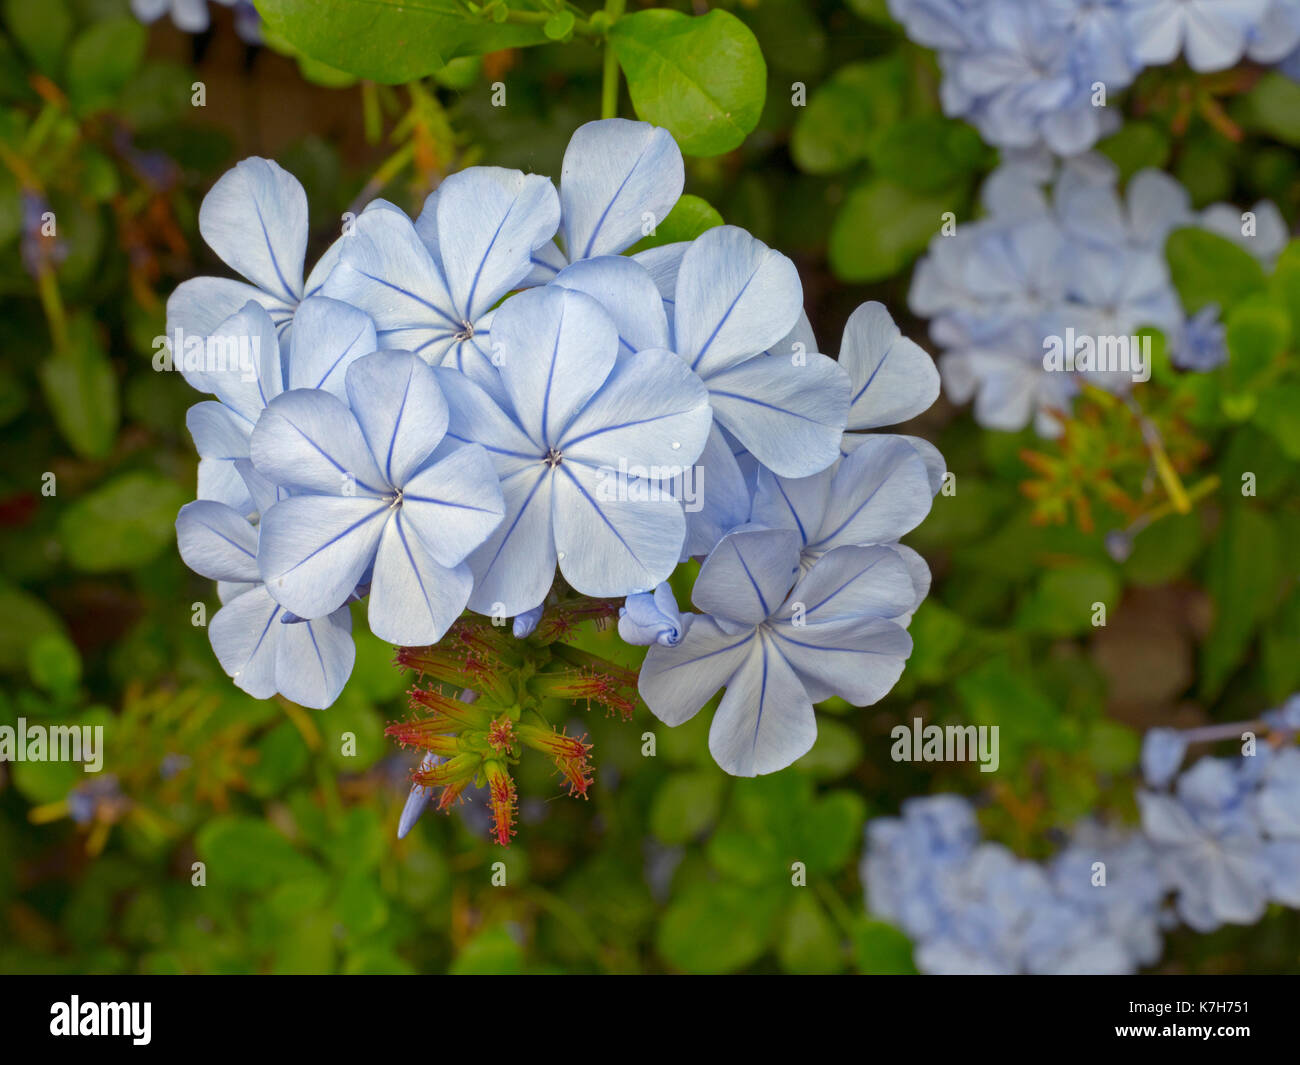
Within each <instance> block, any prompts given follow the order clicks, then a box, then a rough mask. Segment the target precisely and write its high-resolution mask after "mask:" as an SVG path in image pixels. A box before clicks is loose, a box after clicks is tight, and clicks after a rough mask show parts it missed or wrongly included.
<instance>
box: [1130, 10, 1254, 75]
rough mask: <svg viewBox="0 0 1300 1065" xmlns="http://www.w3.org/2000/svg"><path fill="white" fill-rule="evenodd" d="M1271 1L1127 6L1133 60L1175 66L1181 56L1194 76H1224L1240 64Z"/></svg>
mask: <svg viewBox="0 0 1300 1065" xmlns="http://www.w3.org/2000/svg"><path fill="white" fill-rule="evenodd" d="M1270 2H1271V0H1127V3H1126V5H1125V6H1126V8H1127V19H1128V32H1129V34H1130V37H1131V40H1132V44H1131V48H1132V52H1133V56H1134V58H1135V59H1137V60H1138V61H1139V62H1141V63H1143V64H1144V65H1147V66H1155V65H1163V64H1165V63H1172V62H1173V61H1174V59H1176V58H1177V56H1178V54H1179V53H1180V52H1181V53H1183V54H1184V55H1185V56H1186V57H1187V62H1188V65H1189V66H1191V68H1192V69H1193V70H1196V71H1200V72H1206V71H1212V70H1225V69H1227V68H1228V67H1230V66H1233V65H1234V64H1236V63H1237V62H1239V61H1240V60H1241V57H1242V56H1243V55H1244V54H1245V51H1246V46H1247V43H1248V42H1249V41H1250V40H1251V37H1252V34H1253V32H1254V31H1255V28H1256V27H1258V26H1260V25H1261V24H1262V21H1263V19H1264V16H1265V14H1266V13H1267V11H1268V8H1269V6H1270Z"/></svg>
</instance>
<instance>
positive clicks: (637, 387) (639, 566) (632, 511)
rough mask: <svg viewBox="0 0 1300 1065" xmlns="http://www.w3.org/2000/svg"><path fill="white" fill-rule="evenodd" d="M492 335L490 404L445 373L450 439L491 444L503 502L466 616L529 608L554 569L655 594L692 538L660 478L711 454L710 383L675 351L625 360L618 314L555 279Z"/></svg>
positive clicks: (510, 305)
mask: <svg viewBox="0 0 1300 1065" xmlns="http://www.w3.org/2000/svg"><path fill="white" fill-rule="evenodd" d="M592 262H598V260H592ZM577 265H579V266H585V265H586V264H585V263H580V264H577ZM629 265H633V266H634V265H635V264H629ZM571 269H572V268H571ZM492 332H493V337H494V344H495V345H496V347H497V350H498V352H499V355H500V359H499V362H500V385H499V388H498V389H497V390H496V393H497V394H496V395H495V396H493V395H489V393H488V392H487V391H485V390H484V389H483V388H481V387H479V386H478V385H477V384H475V383H474V382H473V381H471V380H470V379H469V377H467V376H465V375H463V374H460V373H458V372H456V371H454V370H451V369H449V368H444V369H443V370H440V371H439V372H438V380H439V381H440V382H441V384H442V386H443V388H444V389H445V390H446V392H447V396H448V399H449V401H450V404H451V423H450V428H449V430H448V436H449V437H450V438H451V439H453V440H458V441H464V442H476V443H479V444H482V445H483V446H484V447H485V448H486V449H487V451H488V453H489V454H490V455H491V457H492V461H493V462H494V463H495V465H496V471H497V474H498V475H499V476H500V479H501V489H502V491H503V493H504V495H505V518H504V520H503V521H502V522H501V525H500V527H499V528H498V529H497V530H496V532H495V533H493V534H492V536H490V537H489V538H488V539H487V541H486V543H484V544H483V545H482V547H480V548H479V549H478V550H476V551H475V552H474V553H473V554H472V555H471V556H470V559H469V565H470V567H471V568H472V570H473V574H474V581H475V583H474V592H473V595H472V596H471V597H470V600H469V605H470V608H471V609H473V610H476V611H479V612H480V613H485V614H487V613H494V612H499V613H504V614H515V613H518V612H520V611H523V610H529V609H531V608H532V607H534V606H535V605H536V604H537V603H539V602H541V601H542V599H543V598H544V597H545V595H546V593H547V591H548V590H549V588H550V586H551V582H552V580H553V579H554V575H555V567H556V563H557V562H558V563H559V567H560V572H561V573H563V574H564V578H565V580H567V581H568V582H569V584H571V585H572V586H573V587H574V588H575V589H577V590H578V591H580V592H583V593H584V594H587V595H596V596H618V595H628V594H630V593H632V592H638V591H645V590H647V589H650V588H653V587H655V585H657V584H659V583H660V582H661V581H663V580H664V579H666V578H667V577H668V575H669V574H670V573H671V572H672V570H673V568H674V567H675V566H676V564H677V561H678V558H679V555H680V551H681V546H682V542H683V539H684V536H685V517H684V514H683V511H682V507H681V504H680V503H679V502H678V501H677V500H676V498H674V496H673V494H672V493H671V492H670V491H668V490H666V489H664V488H663V486H662V484H661V481H662V471H665V470H673V469H675V468H681V467H684V466H689V465H690V464H691V463H693V462H694V461H695V460H696V458H698V456H699V454H700V452H701V450H703V448H704V443H705V440H706V438H707V436H708V432H709V425H710V421H711V416H710V411H709V403H708V395H707V393H706V392H705V390H704V387H703V386H702V385H701V384H700V382H699V380H698V379H696V377H695V376H694V375H693V374H691V373H690V371H689V369H688V368H687V367H686V366H685V365H683V363H682V361H681V360H680V359H678V358H677V357H676V356H674V355H673V353H672V352H670V351H665V350H663V349H647V350H642V351H638V352H637V353H636V354H634V355H633V354H627V353H623V354H620V351H621V345H620V342H619V327H618V325H617V324H616V323H615V321H614V319H613V318H611V317H610V315H608V314H607V313H606V312H605V311H604V310H603V309H602V307H601V305H600V304H599V303H597V302H596V300H595V299H593V298H592V297H590V296H588V295H586V294H585V293H584V292H581V291H578V290H575V289H570V288H566V287H562V286H560V285H558V284H557V285H546V286H544V287H542V288H534V289H528V290H526V291H524V292H521V293H519V294H517V295H515V296H514V297H512V298H511V299H509V300H507V301H506V302H505V303H504V304H503V305H502V306H501V308H500V309H499V310H498V311H497V312H496V317H495V319H494V321H493V325H492ZM494 372H495V371H494Z"/></svg>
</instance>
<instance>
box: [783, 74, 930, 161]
mask: <svg viewBox="0 0 1300 1065" xmlns="http://www.w3.org/2000/svg"><path fill="white" fill-rule="evenodd" d="M907 83H908V81H907V68H906V66H905V65H904V63H903V60H902V58H901V57H899V56H889V57H887V58H885V59H877V60H873V61H871V62H867V63H850V64H849V65H848V66H844V67H840V69H839V70H837V71H836V72H835V73H834V74H833V75H832V76H831V78H830V79H829V80H828V81H826V82H825V83H823V84H822V85H819V86H818V87H817V90H816V91H815V92H814V93H813V94H812V97H811V98H810V99H809V100H808V104H807V106H806V107H803V108H801V109H800V111H799V117H798V118H797V119H795V124H794V130H793V131H792V133H791V135H790V154H791V155H792V156H793V157H794V161H795V163H796V164H797V165H798V166H799V168H800V169H801V170H804V171H807V172H808V173H809V174H835V173H839V172H840V171H841V170H847V169H848V168H849V167H850V166H852V165H853V164H854V163H856V162H859V161H861V160H862V159H865V158H866V157H867V151H868V149H869V147H870V145H871V142H872V139H873V138H874V137H875V136H876V135H877V133H878V132H879V131H880V130H882V129H888V128H889V127H890V126H891V124H892V123H894V122H896V121H897V120H898V119H899V117H900V115H901V114H902V110H903V97H904V95H905V94H906V92H907Z"/></svg>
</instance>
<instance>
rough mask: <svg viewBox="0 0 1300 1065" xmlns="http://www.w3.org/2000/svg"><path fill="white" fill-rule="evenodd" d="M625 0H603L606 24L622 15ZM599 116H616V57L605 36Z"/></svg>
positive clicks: (613, 21)
mask: <svg viewBox="0 0 1300 1065" xmlns="http://www.w3.org/2000/svg"><path fill="white" fill-rule="evenodd" d="M625 3H626V0H605V15H606V16H607V26H613V25H614V24H615V23H616V22H617V21H618V20H619V18H621V17H622V15H623V8H624V5H625ZM600 117H601V118H617V117H618V57H617V56H615V55H614V49H613V48H612V47H611V46H610V43H609V37H608V36H607V37H606V38H605V66H604V69H603V71H602V72H601V81H600Z"/></svg>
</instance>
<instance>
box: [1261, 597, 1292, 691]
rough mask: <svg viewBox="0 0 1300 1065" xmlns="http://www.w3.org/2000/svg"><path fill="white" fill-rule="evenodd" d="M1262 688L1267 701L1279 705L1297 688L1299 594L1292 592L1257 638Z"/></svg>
mask: <svg viewBox="0 0 1300 1065" xmlns="http://www.w3.org/2000/svg"><path fill="white" fill-rule="evenodd" d="M1260 645H1261V646H1260V651H1261V654H1260V659H1261V662H1262V664H1263V667H1264V688H1265V690H1266V691H1267V693H1268V697H1269V699H1270V700H1271V701H1272V702H1273V703H1274V704H1277V703H1280V702H1282V700H1283V699H1285V698H1286V697H1287V696H1288V695H1290V694H1291V693H1292V692H1294V691H1295V690H1296V689H1297V688H1300V654H1296V648H1297V647H1300V592H1293V593H1292V594H1291V597H1290V598H1289V599H1287V601H1286V602H1285V603H1283V604H1282V606H1281V608H1280V609H1279V610H1278V612H1277V614H1275V615H1274V616H1273V618H1272V620H1270V622H1269V624H1268V625H1267V626H1266V627H1265V629H1264V631H1263V633H1262V634H1261V637H1260Z"/></svg>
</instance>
